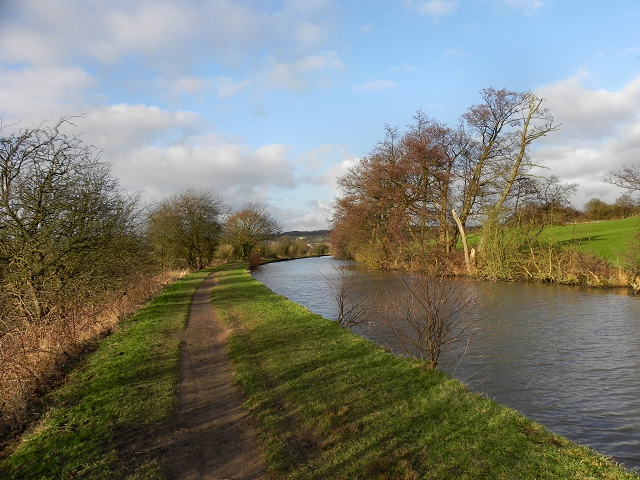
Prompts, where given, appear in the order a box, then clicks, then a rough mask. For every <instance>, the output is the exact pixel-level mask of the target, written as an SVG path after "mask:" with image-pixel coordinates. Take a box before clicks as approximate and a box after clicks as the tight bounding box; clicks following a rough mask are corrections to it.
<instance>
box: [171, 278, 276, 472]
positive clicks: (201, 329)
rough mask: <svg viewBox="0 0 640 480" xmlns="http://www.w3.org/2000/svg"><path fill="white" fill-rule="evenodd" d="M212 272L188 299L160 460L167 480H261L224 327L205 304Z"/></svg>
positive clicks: (255, 446)
mask: <svg viewBox="0 0 640 480" xmlns="http://www.w3.org/2000/svg"><path fill="white" fill-rule="evenodd" d="M215 283H216V281H215V274H211V275H209V276H208V277H207V278H206V279H205V280H204V282H203V283H202V284H201V285H200V287H198V289H197V291H196V294H195V295H194V297H193V300H192V304H191V310H190V312H189V320H188V325H187V328H186V329H185V330H184V331H183V332H181V334H180V336H179V338H180V340H181V341H182V342H183V343H182V350H181V355H180V384H179V409H178V414H177V417H176V419H175V425H172V426H171V428H170V430H171V431H172V434H171V436H172V439H171V442H170V446H168V447H169V448H167V450H166V451H167V457H166V459H165V460H166V462H167V465H168V467H169V470H170V472H171V478H172V479H173V480H205V479H206V480H218V479H229V480H231V479H232V480H249V479H250V480H263V479H267V478H268V476H267V474H266V467H265V463H264V458H263V455H262V453H261V445H260V442H259V439H258V435H257V432H256V428H255V426H254V425H253V423H252V421H251V419H250V418H249V417H248V415H247V414H246V412H245V411H244V409H243V407H242V402H243V394H242V392H241V391H240V389H239V388H238V386H237V385H236V384H235V383H234V381H233V375H232V370H231V367H230V364H229V359H228V356H227V339H228V337H229V333H230V332H229V330H228V329H227V328H226V327H225V326H224V325H223V324H222V322H221V321H220V319H219V318H218V317H217V315H216V312H215V309H214V306H213V305H212V303H211V290H212V289H213V288H214V286H215Z"/></svg>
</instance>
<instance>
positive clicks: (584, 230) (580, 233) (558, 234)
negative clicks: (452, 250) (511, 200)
mask: <svg viewBox="0 0 640 480" xmlns="http://www.w3.org/2000/svg"><path fill="white" fill-rule="evenodd" d="M639 226H640V217H629V218H623V219H620V220H606V221H602V222H589V223H575V224H568V225H563V226H555V227H547V228H545V229H544V230H543V231H542V232H541V233H540V235H539V238H540V240H541V241H542V242H553V243H555V244H558V245H565V246H567V247H575V248H577V249H578V250H579V251H580V252H583V253H590V254H593V255H596V256H598V257H601V258H604V259H605V260H607V261H608V262H609V263H611V264H612V265H615V266H618V265H619V263H620V260H621V256H623V255H624V253H625V252H626V251H627V250H628V248H629V241H630V240H631V239H632V238H633V235H634V233H635V232H637V229H638V227H639ZM479 240H480V235H479V234H478V233H472V234H470V235H469V246H470V247H477V246H478V242H479ZM458 248H459V249H462V243H461V242H459V243H458Z"/></svg>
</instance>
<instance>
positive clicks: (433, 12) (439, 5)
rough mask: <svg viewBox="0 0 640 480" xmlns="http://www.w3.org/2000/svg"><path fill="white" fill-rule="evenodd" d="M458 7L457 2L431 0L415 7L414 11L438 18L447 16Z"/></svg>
mask: <svg viewBox="0 0 640 480" xmlns="http://www.w3.org/2000/svg"><path fill="white" fill-rule="evenodd" d="M457 7H458V2H454V1H448V0H431V1H429V2H422V3H420V4H418V5H416V7H415V8H416V9H417V10H418V11H419V12H420V13H422V14H424V15H427V16H428V17H433V18H438V17H443V16H445V15H449V14H451V13H453V12H454V11H455V9H456V8H457Z"/></svg>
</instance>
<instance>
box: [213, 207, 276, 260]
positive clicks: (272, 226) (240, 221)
mask: <svg viewBox="0 0 640 480" xmlns="http://www.w3.org/2000/svg"><path fill="white" fill-rule="evenodd" d="M224 232H225V237H226V238H227V240H228V242H229V243H230V244H231V245H233V246H234V247H235V248H236V249H237V251H238V253H239V254H240V256H241V257H242V258H243V259H245V260H246V259H247V258H249V254H250V253H251V251H252V250H253V248H254V247H255V246H256V245H257V244H258V243H260V242H262V241H265V240H270V239H272V238H273V237H275V236H276V235H279V234H280V233H282V225H281V224H280V222H278V221H277V220H276V219H274V218H273V217H272V216H271V214H270V213H269V208H268V207H267V205H265V204H263V203H253V202H252V203H247V204H246V205H244V206H243V207H242V208H241V209H240V210H239V211H238V212H236V213H234V214H233V215H231V216H230V217H229V218H228V219H227V221H226V223H225V225H224Z"/></svg>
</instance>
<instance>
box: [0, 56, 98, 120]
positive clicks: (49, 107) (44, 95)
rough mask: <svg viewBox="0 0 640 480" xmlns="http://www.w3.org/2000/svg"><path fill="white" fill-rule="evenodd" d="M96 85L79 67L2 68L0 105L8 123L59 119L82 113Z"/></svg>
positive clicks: (0, 69)
mask: <svg viewBox="0 0 640 480" xmlns="http://www.w3.org/2000/svg"><path fill="white" fill-rule="evenodd" d="M94 85H95V82H94V79H93V78H92V77H91V76H90V75H89V74H88V73H87V72H86V71H85V70H83V69H82V68H80V67H77V66H68V67H64V66H54V65H47V66H45V65H41V66H38V67H24V68H19V69H3V68H2V67H1V66H0V106H1V108H2V113H3V115H4V118H5V120H6V121H7V122H8V123H12V122H17V121H18V122H19V121H26V122H30V123H36V124H37V123H40V122H42V121H44V120H57V119H58V118H60V117H61V116H66V115H77V114H79V113H82V112H83V110H85V109H86V108H87V102H89V101H90V99H89V98H87V92H88V91H89V90H90V89H91V88H92V87H93V86H94ZM23 126H24V125H23Z"/></svg>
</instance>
